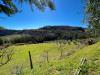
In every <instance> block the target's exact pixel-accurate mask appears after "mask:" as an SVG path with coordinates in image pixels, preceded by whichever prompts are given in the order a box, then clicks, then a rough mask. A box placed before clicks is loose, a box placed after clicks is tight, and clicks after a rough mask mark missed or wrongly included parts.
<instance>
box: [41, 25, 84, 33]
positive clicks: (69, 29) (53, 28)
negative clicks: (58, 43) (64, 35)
mask: <svg viewBox="0 0 100 75" xmlns="http://www.w3.org/2000/svg"><path fill="white" fill-rule="evenodd" d="M40 30H54V31H55V30H56V31H82V32H84V31H85V29H84V28H82V27H71V26H45V27H42V28H40Z"/></svg>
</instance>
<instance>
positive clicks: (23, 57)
mask: <svg viewBox="0 0 100 75" xmlns="http://www.w3.org/2000/svg"><path fill="white" fill-rule="evenodd" d="M99 46H100V42H98V43H96V44H94V45H90V46H84V47H82V44H80V43H78V42H77V45H76V44H74V42H70V44H69V43H68V42H66V44H65V45H64V46H63V57H62V58H61V59H60V60H59V58H60V51H59V50H58V48H59V47H58V45H57V44H56V42H51V43H50V42H49V43H41V44H29V45H22V46H20V45H19V46H11V47H9V49H10V48H13V49H14V54H13V57H12V59H11V60H10V61H9V63H7V64H6V65H3V66H1V67H0V75H13V74H15V75H33V74H34V75H70V74H75V73H76V70H77V68H78V67H79V65H80V62H81V59H82V57H84V58H86V59H87V61H86V62H85V63H84V65H82V66H81V69H82V71H81V74H82V75H84V74H86V75H91V74H93V75H99V74H100V72H99V71H100V68H99V67H100V64H99V63H100V47H99ZM28 51H30V52H31V56H32V61H33V69H32V70H31V69H30V64H29V57H28V56H29V55H28ZM44 51H46V58H45V57H44V55H45V54H44ZM69 53H70V55H69ZM47 57H48V58H49V59H48V61H49V63H48V61H47ZM87 73H88V74H87Z"/></svg>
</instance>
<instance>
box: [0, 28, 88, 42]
mask: <svg viewBox="0 0 100 75" xmlns="http://www.w3.org/2000/svg"><path fill="white" fill-rule="evenodd" d="M0 35H1V41H0V44H2V43H3V41H4V42H5V43H7V42H8V41H10V42H11V43H12V44H16V43H42V42H45V41H53V40H62V39H64V40H77V39H85V38H88V37H89V35H88V34H87V33H86V32H85V29H84V28H81V27H68V26H47V27H43V28H40V29H37V30H2V31H1V32H0Z"/></svg>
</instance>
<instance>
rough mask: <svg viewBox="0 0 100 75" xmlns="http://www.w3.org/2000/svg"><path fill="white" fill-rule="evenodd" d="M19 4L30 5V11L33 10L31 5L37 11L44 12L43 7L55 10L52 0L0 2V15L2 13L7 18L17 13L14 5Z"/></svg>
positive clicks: (11, 0)
mask: <svg viewBox="0 0 100 75" xmlns="http://www.w3.org/2000/svg"><path fill="white" fill-rule="evenodd" d="M17 2H19V3H20V4H23V3H24V2H26V3H27V4H29V5H30V7H31V9H33V5H35V6H36V7H37V8H38V9H39V10H42V11H44V10H45V7H49V8H50V9H51V10H54V9H55V6H54V4H53V1H52V0H0V13H4V14H6V15H7V16H11V15H12V14H15V13H17V12H19V9H18V7H17V5H16V4H15V3H17Z"/></svg>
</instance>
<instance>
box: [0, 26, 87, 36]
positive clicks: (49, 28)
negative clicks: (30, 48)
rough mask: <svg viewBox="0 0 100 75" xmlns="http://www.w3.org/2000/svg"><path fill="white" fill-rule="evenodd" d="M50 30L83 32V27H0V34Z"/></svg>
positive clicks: (45, 31)
mask: <svg viewBox="0 0 100 75" xmlns="http://www.w3.org/2000/svg"><path fill="white" fill-rule="evenodd" d="M52 31H55V32H56V31H57V32H58V31H65V32H85V29H84V28H81V27H71V26H45V27H42V28H39V29H30V30H9V29H2V30H0V36H5V35H13V34H29V35H34V34H37V35H38V34H39V33H40V34H41V33H44V34H45V33H49V32H52Z"/></svg>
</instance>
